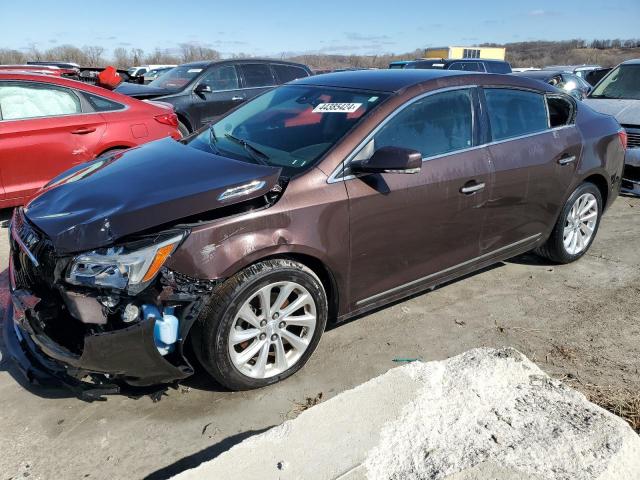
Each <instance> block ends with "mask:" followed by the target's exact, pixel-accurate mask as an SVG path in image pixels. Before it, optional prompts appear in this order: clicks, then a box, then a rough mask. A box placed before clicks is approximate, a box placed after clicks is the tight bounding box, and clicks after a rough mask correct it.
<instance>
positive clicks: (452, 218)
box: [345, 88, 490, 309]
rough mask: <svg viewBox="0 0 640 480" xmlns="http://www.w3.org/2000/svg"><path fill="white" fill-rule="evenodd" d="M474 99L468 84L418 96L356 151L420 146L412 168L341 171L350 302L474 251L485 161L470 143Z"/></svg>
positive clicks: (430, 273)
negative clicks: (347, 234) (347, 223)
mask: <svg viewBox="0 0 640 480" xmlns="http://www.w3.org/2000/svg"><path fill="white" fill-rule="evenodd" d="M475 98H476V95H475V91H474V89H472V88H463V89H458V90H452V91H446V92H437V93H433V94H429V95H427V96H424V97H422V98H419V99H418V100H416V101H414V102H413V103H411V104H410V105H408V106H406V107H405V108H403V109H402V110H401V111H400V112H399V113H398V114H396V115H395V116H392V117H390V120H388V121H387V123H385V124H383V125H382V126H381V127H379V128H378V130H377V132H376V133H374V134H373V136H372V138H371V140H370V141H368V142H367V143H366V145H365V147H364V148H363V149H362V150H360V152H359V153H358V154H357V155H356V157H355V158H356V159H364V158H369V157H370V156H371V154H373V152H374V151H375V150H377V149H379V148H380V147H384V146H395V147H403V148H408V149H412V150H417V151H419V152H421V153H422V156H423V162H422V167H421V170H420V172H419V173H415V174H407V173H382V174H365V175H362V174H359V175H358V176H357V177H355V178H353V177H346V178H347V179H346V180H345V183H346V187H347V193H348V196H349V206H350V237H351V245H350V248H351V273H350V281H349V284H350V299H351V303H352V305H351V306H352V308H354V309H358V308H360V307H365V306H367V305H371V304H375V303H377V302H379V301H383V300H387V299H392V298H394V296H395V295H398V294H401V293H402V292H407V291H408V290H410V289H412V288H419V287H421V286H426V285H428V284H431V283H435V281H437V279H442V278H446V277H447V276H448V275H451V274H453V273H455V272H456V271H459V269H461V268H464V267H465V265H466V266H468V264H469V263H470V262H471V261H473V260H474V259H475V258H476V257H478V256H479V254H480V247H479V243H480V235H481V231H482V225H483V223H484V217H485V204H486V201H487V198H488V193H489V191H490V188H489V182H490V161H489V157H488V152H487V151H486V149H485V148H484V147H476V146H475V145H477V141H476V140H475V139H476V138H477V134H476V132H475V128H476V126H475V125H474V121H473V119H474V114H473V110H474V108H475V107H474V105H475V104H476V100H475ZM476 118H477V117H476Z"/></svg>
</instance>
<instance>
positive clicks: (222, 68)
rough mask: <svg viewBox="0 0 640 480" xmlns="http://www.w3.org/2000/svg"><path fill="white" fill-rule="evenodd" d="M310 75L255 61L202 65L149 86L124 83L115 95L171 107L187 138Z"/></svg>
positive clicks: (296, 65) (303, 68) (303, 69)
mask: <svg viewBox="0 0 640 480" xmlns="http://www.w3.org/2000/svg"><path fill="white" fill-rule="evenodd" d="M310 75H311V70H309V67H307V66H306V65H301V64H299V63H291V62H283V61H274V60H257V59H253V58H252V59H247V60H223V61H201V62H192V63H185V64H184V65H180V66H179V67H175V68H174V69H172V70H171V71H170V72H168V73H167V74H165V75H162V76H161V77H159V78H157V79H156V80H154V81H153V82H151V83H149V84H148V85H137V84H132V83H122V84H120V85H119V86H118V88H116V91H117V92H119V93H123V94H125V95H129V96H130V97H134V98H139V99H151V98H153V99H156V100H161V101H163V102H167V103H170V104H172V105H173V106H174V107H175V110H176V114H177V115H178V120H179V121H180V124H179V128H180V133H181V134H182V135H183V136H185V135H188V134H189V133H191V132H193V131H195V130H197V129H198V128H200V127H202V126H203V125H206V124H207V123H210V122H213V121H214V120H217V119H218V118H219V117H220V116H221V115H223V114H225V113H227V112H228V111H229V110H231V109H232V108H234V107H236V106H238V105H239V104H241V103H243V102H245V101H247V100H250V99H252V98H253V97H255V96H257V95H259V94H261V93H263V92H265V91H267V90H268V89H270V88H273V87H274V86H276V85H281V84H283V83H287V82H290V81H292V80H295V79H298V78H303V77H308V76H310Z"/></svg>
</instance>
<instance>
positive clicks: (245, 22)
mask: <svg viewBox="0 0 640 480" xmlns="http://www.w3.org/2000/svg"><path fill="white" fill-rule="evenodd" d="M0 19H1V20H2V22H1V23H2V29H1V30H0V48H14V49H23V50H26V49H28V48H29V47H30V46H36V47H37V48H38V49H42V50H44V49H47V48H50V47H53V46H56V45H62V44H73V45H76V46H80V47H81V46H84V45H99V46H102V47H104V48H106V50H107V54H108V53H110V52H111V51H112V50H113V49H114V48H117V47H124V48H127V49H128V48H134V47H135V48H142V49H143V50H145V51H147V52H149V51H153V50H154V49H156V48H160V49H169V50H170V49H175V48H176V47H177V46H178V45H179V44H181V43H196V44H200V45H203V46H207V47H210V48H214V49H216V50H218V51H220V52H221V53H222V54H223V55H224V56H229V55H231V54H233V53H240V52H242V53H249V54H252V55H258V56H259V55H265V56H267V55H268V56H273V55H280V54H282V53H287V54H288V53H328V54H333V53H337V54H361V55H363V54H376V53H378V54H380V53H404V52H412V51H414V50H415V49H416V48H426V47H430V46H431V47H434V46H445V45H467V44H475V43H485V42H495V43H506V42H519V41H527V40H567V39H571V38H583V39H587V40H590V39H593V38H623V39H626V38H638V37H640V1H639V0H627V1H625V2H614V1H613V0H609V1H602V0H576V1H573V2H560V1H557V0H556V1H536V2H530V1H522V0H512V1H494V2H482V1H478V0H473V1H472V0H457V1H456V0H451V1H439V2H433V1H426V0H422V1H421V0H395V1H391V0H386V1H383V0H366V1H365V0H340V1H336V0H320V1H314V2H309V1H304V0H297V1H296V0H280V1H278V0H271V1H268V0H262V1H259V0H240V1H231V0H226V1H224V2H219V1H214V0H198V1H195V0H173V1H168V0H153V1H151V0H129V1H126V2H125V1H122V0H112V1H110V2H109V1H106V2H105V1H102V2H98V1H92V2H91V1H90V2H87V1H86V0H85V1H76V2H73V1H68V0H28V1H22V2H16V1H14V0H0Z"/></svg>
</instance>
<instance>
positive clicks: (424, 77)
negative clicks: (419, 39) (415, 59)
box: [295, 69, 470, 93]
mask: <svg viewBox="0 0 640 480" xmlns="http://www.w3.org/2000/svg"><path fill="white" fill-rule="evenodd" d="M469 74H470V72H463V71H460V70H404V69H395V70H394V69H382V70H356V71H347V72H334V73H325V74H322V75H315V76H313V77H305V78H300V79H298V80H296V81H295V84H296V85H318V86H323V87H338V88H357V89H361V90H371V91H376V92H390V93H391V92H397V91H399V90H402V89H404V88H407V87H411V86H413V85H417V84H420V83H424V82H427V81H429V80H434V79H438V78H445V77H460V76H465V75H469Z"/></svg>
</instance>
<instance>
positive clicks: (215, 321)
mask: <svg viewBox="0 0 640 480" xmlns="http://www.w3.org/2000/svg"><path fill="white" fill-rule="evenodd" d="M278 281H293V282H296V283H298V284H299V285H301V286H303V287H304V288H305V289H306V290H307V291H308V292H309V294H310V295H311V296H312V298H313V300H314V302H315V305H316V316H317V319H316V326H315V330H314V333H313V336H312V337H311V339H310V342H309V345H308V347H307V348H306V350H305V351H304V353H303V354H302V356H301V357H300V358H299V360H298V361H297V362H296V363H295V364H294V365H293V366H291V367H289V368H288V369H287V370H285V371H284V372H282V373H279V374H277V375H275V376H272V377H268V378H253V377H250V376H248V375H245V374H243V373H242V372H241V371H240V370H239V369H238V368H236V366H235V365H234V364H233V362H232V360H231V357H230V354H229V335H230V331H231V327H232V325H233V322H234V319H235V317H236V314H237V312H238V310H239V309H240V308H241V307H242V306H243V305H244V303H245V302H246V301H247V300H248V299H250V298H251V297H252V296H253V295H254V293H255V292H257V291H258V290H259V289H261V288H262V287H264V286H266V285H269V284H270V283H274V282H278ZM327 314H328V304H327V296H326V293H325V290H324V287H323V285H322V282H321V281H320V279H319V278H318V277H317V276H316V274H315V273H314V272H313V271H312V270H311V269H309V268H307V267H306V266H304V265H302V264H301V263H298V262H295V261H292V260H286V259H273V260H265V261H263V262H259V263H256V264H254V265H251V266H249V267H247V268H245V269H244V270H242V271H240V272H239V273H237V274H236V275H234V276H233V277H231V278H229V279H228V280H226V281H225V282H223V283H222V284H221V285H219V286H217V287H216V288H215V289H214V291H213V293H212V295H211V301H210V302H209V304H208V305H207V306H206V307H205V309H204V311H203V312H202V313H201V315H200V316H199V318H198V320H197V322H196V323H195V325H194V326H193V329H192V332H191V340H192V345H193V350H194V352H195V355H196V357H197V358H198V360H199V361H200V363H201V364H202V366H203V367H204V368H205V369H206V370H207V371H208V372H209V373H210V374H211V375H212V376H213V378H215V379H216V380H217V381H218V382H219V383H220V384H221V385H223V386H225V387H227V388H229V389H231V390H250V389H254V388H260V387H264V386H267V385H271V384H273V383H276V382H279V381H280V380H283V379H285V378H287V377H289V376H291V375H293V374H294V373H295V372H297V371H298V370H300V369H301V368H302V367H303V366H304V364H305V363H306V362H307V360H308V359H309V357H310V356H311V354H312V353H313V352H314V350H315V349H316V347H317V346H318V342H319V341H320V337H321V336H322V333H323V332H324V329H325V327H326V324H327Z"/></svg>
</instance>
